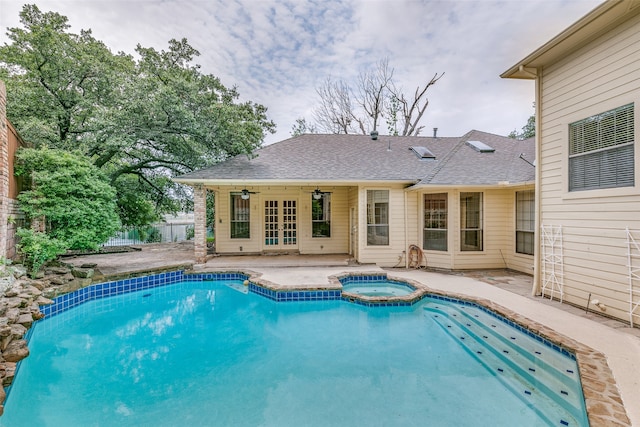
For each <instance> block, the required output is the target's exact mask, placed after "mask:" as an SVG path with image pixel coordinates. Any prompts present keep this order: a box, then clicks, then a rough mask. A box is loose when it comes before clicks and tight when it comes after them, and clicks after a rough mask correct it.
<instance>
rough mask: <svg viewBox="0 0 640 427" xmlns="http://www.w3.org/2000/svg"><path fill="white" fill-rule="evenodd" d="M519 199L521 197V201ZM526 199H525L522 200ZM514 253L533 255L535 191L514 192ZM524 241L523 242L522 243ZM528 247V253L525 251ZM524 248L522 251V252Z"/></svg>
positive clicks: (534, 244)
mask: <svg viewBox="0 0 640 427" xmlns="http://www.w3.org/2000/svg"><path fill="white" fill-rule="evenodd" d="M520 197H523V198H522V199H521V198H520ZM524 197H526V198H524ZM515 204H516V206H515V209H516V212H515V213H516V215H515V217H516V225H515V230H516V233H515V234H516V235H515V245H516V253H517V254H522V255H534V254H535V246H536V243H535V227H536V195H535V190H522V191H516V194H515ZM523 239H524V241H523ZM529 246H530V251H527V249H529ZM522 248H524V250H522Z"/></svg>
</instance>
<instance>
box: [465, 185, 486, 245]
mask: <svg viewBox="0 0 640 427" xmlns="http://www.w3.org/2000/svg"><path fill="white" fill-rule="evenodd" d="M467 194H476V195H478V199H479V200H478V206H477V209H475V210H474V212H477V218H476V219H475V220H474V221H470V219H471V218H470V216H469V215H468V209H466V208H465V207H464V205H463V198H464V197H465V195H467ZM459 204H460V250H461V251H463V252H482V251H483V250H484V231H483V224H484V212H483V210H484V193H482V192H480V191H461V192H460V197H459ZM470 222H473V223H474V224H470ZM468 233H469V234H471V233H476V244H475V245H469V244H466V243H465V242H467V241H468V239H467V234H468Z"/></svg>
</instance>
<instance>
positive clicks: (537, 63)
mask: <svg viewBox="0 0 640 427" xmlns="http://www.w3.org/2000/svg"><path fill="white" fill-rule="evenodd" d="M638 13H640V0H607V1H605V2H604V3H602V4H600V5H599V6H597V7H596V8H595V9H593V10H592V11H591V12H589V13H587V14H586V15H585V16H583V17H582V18H580V19H579V20H578V21H576V22H575V23H573V24H572V25H570V26H569V27H567V28H566V29H565V30H564V31H562V32H561V33H560V34H558V35H557V36H555V37H554V38H552V39H551V40H549V41H548V42H547V43H545V44H543V45H542V46H541V47H539V48H538V49H536V50H535V51H534V52H533V53H531V54H530V55H528V56H527V57H525V58H524V59H523V60H521V61H519V62H517V63H516V64H515V65H514V66H512V67H511V68H509V69H508V70H507V71H505V72H504V73H502V74H500V77H502V78H508V79H535V78H536V76H537V74H538V73H537V70H539V69H540V68H542V67H543V66H545V65H547V64H549V63H552V62H554V61H555V60H557V59H558V58H560V57H562V56H563V55H566V54H567V53H568V52H572V51H574V50H576V49H578V48H580V47H582V46H584V45H585V44H587V43H588V42H590V41H591V40H593V39H594V38H596V37H597V36H598V35H600V34H602V33H603V32H605V31H607V30H609V29H610V28H611V27H613V26H615V25H618V24H619V23H620V22H623V21H625V20H627V19H629V18H630V17H632V16H634V15H636V14H638Z"/></svg>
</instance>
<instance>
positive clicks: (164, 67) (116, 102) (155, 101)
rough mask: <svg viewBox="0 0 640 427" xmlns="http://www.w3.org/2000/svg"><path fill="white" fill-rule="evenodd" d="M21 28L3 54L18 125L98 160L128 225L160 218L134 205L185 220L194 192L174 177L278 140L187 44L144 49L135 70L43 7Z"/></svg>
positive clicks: (260, 109)
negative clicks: (185, 201)
mask: <svg viewBox="0 0 640 427" xmlns="http://www.w3.org/2000/svg"><path fill="white" fill-rule="evenodd" d="M20 20H21V23H22V27H21V28H9V29H8V32H7V36H8V38H9V40H10V43H8V44H5V45H4V46H2V47H0V77H2V78H4V79H5V80H6V85H7V91H8V97H7V98H8V105H7V115H8V117H9V119H10V120H11V121H12V122H13V123H14V125H15V126H16V128H17V129H18V131H19V132H20V133H21V134H22V136H23V137H24V139H25V140H27V141H30V142H32V143H33V144H35V146H36V147H40V146H44V145H47V146H49V147H51V148H59V149H65V150H69V149H74V150H79V151H80V152H81V153H83V154H84V155H85V156H87V157H88V158H90V159H91V161H92V162H93V163H94V164H95V165H96V166H98V167H99V168H100V169H101V170H102V171H103V172H104V173H105V174H106V175H107V176H108V177H109V179H110V181H111V183H112V185H113V186H114V187H115V188H116V189H117V190H118V200H119V201H120V203H119V206H120V208H121V209H120V212H121V213H123V215H124V216H123V222H125V223H130V222H134V223H135V222H139V221H140V220H142V219H144V218H150V216H148V215H146V214H144V215H142V216H138V217H137V218H133V217H132V216H131V212H130V211H131V210H130V209H126V208H125V207H126V203H130V204H131V206H134V205H135V206H142V205H145V201H146V202H148V203H150V204H151V205H152V206H153V207H154V209H155V210H156V214H162V213H166V212H175V210H176V209H179V208H180V206H181V203H182V201H181V200H180V198H181V197H184V195H185V190H184V189H182V188H181V186H179V185H178V184H176V183H174V182H173V181H172V180H171V179H170V178H171V177H172V176H176V175H180V174H183V173H186V172H190V171H192V170H194V169H197V168H202V167H206V166H209V165H211V164H214V163H216V162H219V161H222V160H224V159H226V158H228V157H229V156H234V155H237V154H247V155H252V153H253V151H254V150H255V149H256V148H258V147H259V146H260V145H261V144H262V141H263V140H264V136H265V135H266V132H271V133H273V132H274V131H275V124H274V123H273V122H272V121H270V120H269V119H268V118H267V115H266V113H267V110H266V108H265V107H264V106H262V105H259V104H255V103H252V102H249V101H246V102H240V101H239V93H238V92H237V90H236V89H235V88H227V87H225V86H224V85H223V84H222V83H221V82H220V80H219V79H218V78H217V77H215V76H213V75H208V74H203V73H202V72H201V71H200V67H199V66H198V65H194V64H193V60H194V58H195V57H197V56H198V55H199V52H198V51H197V50H195V49H194V48H193V47H191V46H190V45H189V44H188V42H187V40H185V39H182V40H170V41H169V47H168V49H167V50H166V51H165V50H161V51H157V50H155V49H153V48H145V47H142V46H140V45H138V47H137V48H136V52H137V54H138V57H139V59H137V60H135V59H134V58H133V57H132V56H130V55H125V54H123V53H118V54H113V53H112V52H111V51H110V50H109V49H108V48H107V47H106V46H105V45H104V44H103V43H102V42H100V41H98V40H96V39H95V38H94V37H93V36H92V34H91V31H90V30H86V31H84V30H83V31H81V32H80V34H72V33H70V32H69V31H68V30H69V24H68V22H67V18H66V17H64V16H62V15H59V14H57V13H55V12H46V13H44V12H41V11H40V10H39V9H38V7H37V6H35V5H25V6H24V7H23V9H22V11H21V13H20ZM132 180H134V181H135V182H136V187H137V188H136V191H135V192H132V191H130V189H131V188H132V185H131V182H132ZM121 191H124V193H120V192H121ZM133 198H136V199H142V200H137V201H135V202H134V201H133ZM123 208H124V209H123Z"/></svg>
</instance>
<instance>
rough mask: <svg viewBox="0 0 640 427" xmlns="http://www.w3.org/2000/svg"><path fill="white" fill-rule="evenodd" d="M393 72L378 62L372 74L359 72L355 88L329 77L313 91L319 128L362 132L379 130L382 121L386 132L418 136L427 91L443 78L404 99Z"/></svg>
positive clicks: (328, 130) (385, 63)
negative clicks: (382, 120) (317, 101)
mask: <svg viewBox="0 0 640 427" xmlns="http://www.w3.org/2000/svg"><path fill="white" fill-rule="evenodd" d="M393 73H394V70H393V69H392V68H389V62H388V60H387V59H383V60H381V61H379V62H378V63H377V65H376V67H375V69H374V70H372V71H364V72H361V73H360V74H359V76H358V79H357V85H356V89H355V90H354V89H352V88H351V87H350V86H349V85H348V84H347V83H346V82H344V81H342V80H338V81H334V80H333V79H331V78H330V77H329V78H327V79H326V80H325V81H324V83H323V84H322V85H321V86H320V87H318V88H317V89H316V93H317V94H318V97H319V105H318V107H316V109H315V111H314V120H315V124H316V126H317V128H318V129H320V130H322V131H325V132H329V133H345V134H346V133H361V134H363V135H364V134H367V133H369V132H371V131H378V129H379V125H380V122H381V119H383V118H385V119H386V123H387V128H388V130H389V133H391V134H394V135H403V136H408V135H419V134H420V132H421V131H422V129H423V127H424V126H420V121H421V120H422V118H423V116H424V113H425V111H426V109H427V106H428V105H429V100H428V98H427V97H426V94H427V90H428V89H429V88H430V87H431V86H433V85H435V84H436V83H437V82H438V80H440V79H441V78H442V76H444V73H440V74H438V73H436V74H435V75H434V76H433V77H432V78H431V79H430V80H429V81H427V83H426V84H425V85H424V87H422V88H421V87H420V86H418V87H417V88H416V90H415V91H414V93H413V95H412V96H411V97H407V96H405V94H404V92H403V91H402V89H400V88H399V87H398V86H397V85H396V84H395V82H394V79H393Z"/></svg>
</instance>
